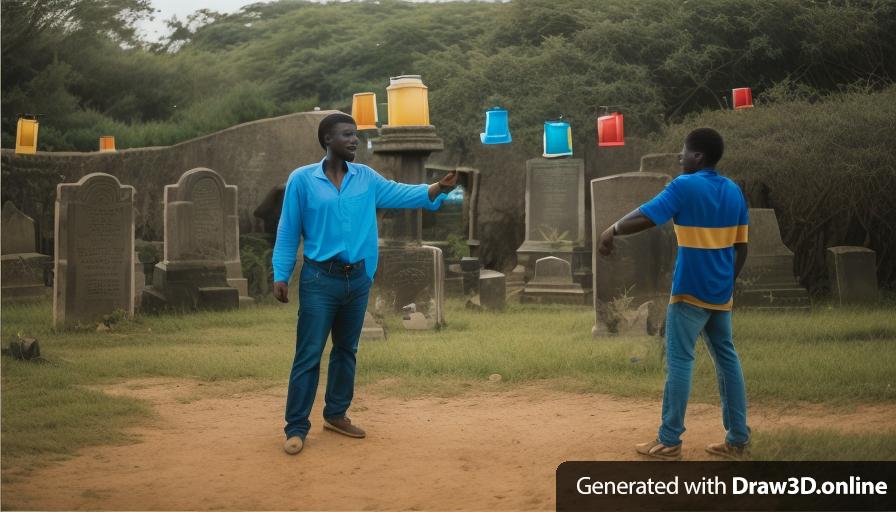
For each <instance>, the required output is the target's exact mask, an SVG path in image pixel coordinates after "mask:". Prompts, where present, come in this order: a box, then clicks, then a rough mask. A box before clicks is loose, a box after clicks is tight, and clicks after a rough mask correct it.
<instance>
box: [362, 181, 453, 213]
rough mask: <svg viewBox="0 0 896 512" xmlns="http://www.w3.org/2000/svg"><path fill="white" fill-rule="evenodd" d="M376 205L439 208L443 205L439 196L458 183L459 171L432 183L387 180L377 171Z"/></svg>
mask: <svg viewBox="0 0 896 512" xmlns="http://www.w3.org/2000/svg"><path fill="white" fill-rule="evenodd" d="M374 180H375V183H376V207H377V208H426V209H428V210H438V209H439V206H441V200H439V196H440V195H441V194H442V193H446V192H450V191H451V189H453V188H454V186H455V185H456V184H457V173H456V172H454V171H452V172H449V173H448V174H447V175H446V176H445V177H444V178H442V179H441V180H439V181H438V182H436V183H433V184H432V185H425V184H420V185H410V184H407V183H398V182H396V181H392V180H387V179H386V178H384V177H382V176H380V175H379V174H378V173H375V177H374Z"/></svg>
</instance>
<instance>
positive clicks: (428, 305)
mask: <svg viewBox="0 0 896 512" xmlns="http://www.w3.org/2000/svg"><path fill="white" fill-rule="evenodd" d="M371 142H372V146H373V151H374V153H377V154H378V156H379V158H380V159H381V160H382V162H383V166H384V168H385V169H388V170H389V171H391V175H392V176H394V177H395V181H397V182H400V183H411V184H418V183H425V176H426V175H425V170H424V162H425V160H426V158H427V157H428V156H429V155H430V153H432V152H433V151H441V150H442V149H443V148H444V143H443V142H442V139H440V138H439V137H438V136H436V131H435V127H433V126H391V127H383V128H381V129H380V137H378V138H376V139H374V140H372V141H371ZM379 253H380V257H379V264H378V266H377V272H376V276H377V277H376V281H375V282H374V287H373V290H372V291H371V298H370V300H371V301H372V302H373V303H374V304H376V305H380V308H379V309H380V311H379V312H380V313H381V314H388V313H393V314H394V313H398V312H401V311H402V310H403V308H405V307H408V306H410V304H414V308H416V310H415V313H417V316H419V315H423V316H425V317H426V322H424V323H423V325H425V326H427V327H430V328H436V327H440V326H441V325H442V324H443V323H444V311H443V301H444V279H445V269H444V259H443V255H442V251H441V249H439V248H437V247H433V246H425V245H423V241H422V212H421V210H420V209H386V210H383V212H382V225H381V229H380V240H379ZM415 325H416V324H415ZM405 326H407V323H405Z"/></svg>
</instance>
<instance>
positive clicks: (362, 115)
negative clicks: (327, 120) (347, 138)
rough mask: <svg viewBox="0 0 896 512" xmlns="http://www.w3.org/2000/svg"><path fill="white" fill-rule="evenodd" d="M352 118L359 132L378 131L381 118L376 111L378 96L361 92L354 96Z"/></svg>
mask: <svg viewBox="0 0 896 512" xmlns="http://www.w3.org/2000/svg"><path fill="white" fill-rule="evenodd" d="M352 117H353V118H355V122H356V123H357V124H358V129H359V130H376V123H377V121H379V116H378V115H377V111H376V94H374V93H372V92H359V93H357V94H355V95H354V96H352Z"/></svg>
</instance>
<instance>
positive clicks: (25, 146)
mask: <svg viewBox="0 0 896 512" xmlns="http://www.w3.org/2000/svg"><path fill="white" fill-rule="evenodd" d="M38 128H39V124H38V122H37V119H28V118H26V117H20V118H19V123H18V124H17V125H16V154H18V155H33V154H35V153H37V129H38Z"/></svg>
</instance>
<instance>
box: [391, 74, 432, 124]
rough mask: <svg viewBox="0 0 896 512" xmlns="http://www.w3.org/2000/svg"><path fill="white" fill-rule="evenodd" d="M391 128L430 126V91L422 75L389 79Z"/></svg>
mask: <svg viewBox="0 0 896 512" xmlns="http://www.w3.org/2000/svg"><path fill="white" fill-rule="evenodd" d="M386 94H387V95H388V97H389V126H426V125H428V124H429V91H428V89H427V87H426V86H425V85H423V81H422V80H421V79H420V75H402V76H396V77H392V78H390V79H389V87H387V88H386Z"/></svg>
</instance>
